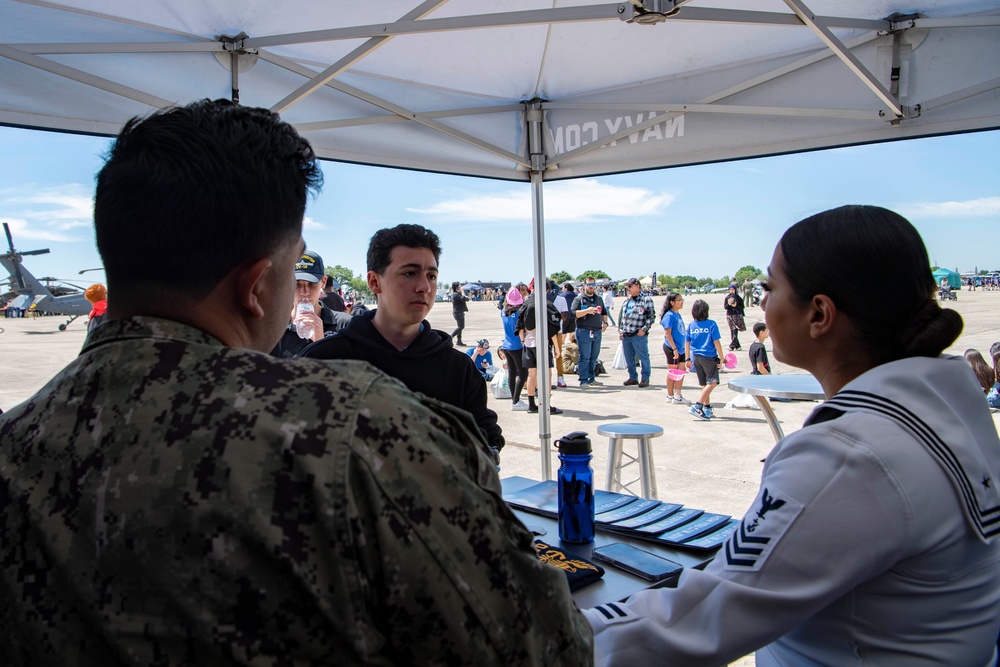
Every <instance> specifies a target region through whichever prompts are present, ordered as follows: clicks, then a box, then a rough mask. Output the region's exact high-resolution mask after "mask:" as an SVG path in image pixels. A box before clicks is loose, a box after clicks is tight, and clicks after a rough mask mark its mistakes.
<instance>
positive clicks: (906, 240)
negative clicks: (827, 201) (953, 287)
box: [779, 205, 962, 364]
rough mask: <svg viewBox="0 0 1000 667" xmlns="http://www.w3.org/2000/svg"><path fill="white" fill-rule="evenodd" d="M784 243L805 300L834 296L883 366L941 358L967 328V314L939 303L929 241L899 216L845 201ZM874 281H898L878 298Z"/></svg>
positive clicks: (791, 275) (790, 272) (800, 225)
mask: <svg viewBox="0 0 1000 667" xmlns="http://www.w3.org/2000/svg"><path fill="white" fill-rule="evenodd" d="M779 245H780V248H781V254H782V256H783V257H784V266H783V267H782V268H783V270H784V272H785V275H786V276H787V277H788V280H789V283H790V284H791V285H792V289H793V290H794V291H795V295H796V296H797V297H798V299H799V300H800V301H801V302H802V303H805V302H807V301H808V300H809V299H811V298H812V297H814V296H815V295H817V294H825V295H826V296H827V297H829V298H830V299H831V300H832V301H833V303H834V304H836V306H837V309H838V310H839V311H840V312H842V313H844V314H845V315H846V316H847V317H848V318H849V319H850V321H851V324H852V325H853V326H854V328H855V329H856V330H857V332H858V338H859V343H860V345H861V347H862V348H864V350H865V351H866V352H867V354H868V356H869V357H870V358H871V359H872V361H874V362H875V363H876V364H883V363H886V362H889V361H895V360H897V359H903V358H905V357H913V356H937V355H939V354H941V352H942V351H943V350H944V349H945V348H946V347H948V346H949V345H951V344H952V343H953V342H954V341H955V339H956V338H957V337H958V335H959V334H960V333H961V332H962V317H961V316H960V315H959V314H958V313H956V312H955V311H952V310H942V308H941V307H940V306H939V305H938V303H937V302H936V301H935V300H934V292H935V289H936V287H937V285H936V283H935V281H934V277H933V276H932V275H931V266H930V260H929V259H928V257H927V248H925V247H924V242H923V239H921V238H920V234H919V233H917V230H916V229H915V228H914V227H913V225H912V224H910V222H909V221H908V220H907V219H906V218H904V217H903V216H901V215H899V214H898V213H895V212H893V211H890V210H888V209H884V208H880V207H878V206H856V205H852V206H841V207H840V208H835V209H831V210H829V211H823V212H822V213H817V214H816V215H813V216H810V217H808V218H806V219H805V220H802V221H800V222H797V223H796V224H794V225H792V226H791V227H790V228H789V229H788V230H787V231H786V232H785V233H784V235H783V236H782V237H781V242H780V244H779ZM872 285H892V291H891V293H890V294H887V295H886V296H885V297H884V298H882V299H881V300H880V301H879V302H877V303H873V301H872V299H871V296H870V290H871V286H872Z"/></svg>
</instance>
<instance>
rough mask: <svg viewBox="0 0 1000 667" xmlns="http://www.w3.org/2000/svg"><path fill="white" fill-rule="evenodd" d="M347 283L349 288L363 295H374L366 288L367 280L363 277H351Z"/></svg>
mask: <svg viewBox="0 0 1000 667" xmlns="http://www.w3.org/2000/svg"><path fill="white" fill-rule="evenodd" d="M347 284H348V285H350V287H351V289H352V290H354V291H355V292H357V293H358V294H361V295H363V296H374V295H373V294H372V291H371V290H370V289H369V288H368V281H367V280H365V279H364V278H360V277H358V278H351V280H350V281H349V282H348V283H347Z"/></svg>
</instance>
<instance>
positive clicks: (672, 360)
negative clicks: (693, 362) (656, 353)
mask: <svg viewBox="0 0 1000 667" xmlns="http://www.w3.org/2000/svg"><path fill="white" fill-rule="evenodd" d="M663 354H665V355H667V366H676V365H677V364H683V363H684V353H683V352H681V353H677V354H675V353H674V348H672V347H667V344H666V343H664V344H663Z"/></svg>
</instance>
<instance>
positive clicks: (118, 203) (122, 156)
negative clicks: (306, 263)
mask: <svg viewBox="0 0 1000 667" xmlns="http://www.w3.org/2000/svg"><path fill="white" fill-rule="evenodd" d="M322 183H323V173H322V171H320V168H319V165H318V164H317V162H316V156H315V154H314V153H313V150H312V148H311V147H310V146H309V142H307V141H306V140H305V139H303V138H302V137H300V136H299V135H298V133H297V132H296V131H295V129H294V128H293V127H292V126H291V125H289V124H288V123H285V122H283V121H282V120H281V119H280V118H279V117H278V115H277V114H275V113H273V112H271V111H268V110H267V109H258V108H254V107H244V106H239V105H238V104H234V103H233V102H230V101H228V100H215V101H211V100H207V99H205V100H201V101H198V102H194V103H192V104H189V105H187V106H183V107H175V108H171V109H166V110H162V111H157V112H155V113H153V114H152V115H150V116H148V117H146V118H139V117H136V118H133V119H131V120H130V121H128V122H127V123H126V124H125V126H124V128H123V129H122V131H121V133H120V134H119V135H118V138H117V139H116V140H115V142H114V144H113V145H112V146H111V149H110V150H109V152H108V155H107V160H106V161H105V164H104V167H103V168H102V169H101V171H100V172H99V173H98V175H97V190H96V195H95V198H94V229H95V234H96V237H97V248H98V250H99V251H100V253H101V258H102V259H103V260H104V270H105V273H106V275H107V277H108V283H109V285H110V286H111V289H112V290H114V289H115V286H116V285H121V284H126V283H131V284H135V285H142V286H162V287H165V288H168V289H169V290H171V291H183V292H185V293H187V294H188V295H190V296H191V297H193V298H200V297H203V296H205V295H206V294H208V293H209V292H210V291H211V290H212V289H213V288H214V287H215V286H216V285H217V284H218V283H219V282H220V281H221V280H222V279H223V278H224V277H225V276H226V275H228V274H229V273H230V272H231V271H232V270H233V269H234V268H236V267H237V266H239V265H240V264H242V263H244V262H247V261H248V260H257V259H260V258H262V257H268V256H270V255H271V254H272V253H273V252H274V250H275V249H276V248H277V247H279V246H280V245H282V244H283V243H286V242H289V241H290V240H292V239H294V238H295V237H297V236H299V235H301V233H302V217H303V215H304V214H305V209H306V196H307V194H308V192H309V191H310V190H312V191H313V192H318V191H319V189H320V187H321V186H322Z"/></svg>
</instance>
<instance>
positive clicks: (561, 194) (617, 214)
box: [407, 179, 674, 223]
mask: <svg viewBox="0 0 1000 667" xmlns="http://www.w3.org/2000/svg"><path fill="white" fill-rule="evenodd" d="M543 199H544V203H545V221H546V222H547V223H548V222H552V223H557V222H592V221H596V220H603V219H607V218H622V217H628V218H634V217H642V216H651V215H657V214H659V213H662V212H663V210H664V209H666V208H667V207H668V206H669V205H670V204H671V203H672V202H673V201H674V196H673V195H670V194H667V193H665V192H660V193H656V192H653V191H652V190H649V189H646V188H639V187H624V186H618V185H608V184H606V183H601V182H599V181H596V180H592V179H584V180H579V181H565V182H562V183H552V184H549V185H546V186H545V191H544V194H543ZM407 210H408V211H410V212H411V213H421V214H424V215H427V216H432V217H435V218H438V219H441V220H475V221H481V222H530V221H531V193H530V191H529V190H528V187H527V186H525V187H523V188H520V189H517V190H513V189H512V190H508V191H506V192H501V193H498V194H492V195H469V196H467V197H459V198H454V199H446V200H442V201H440V202H437V203H435V204H432V205H431V206H429V207H427V208H410V209H407Z"/></svg>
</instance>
